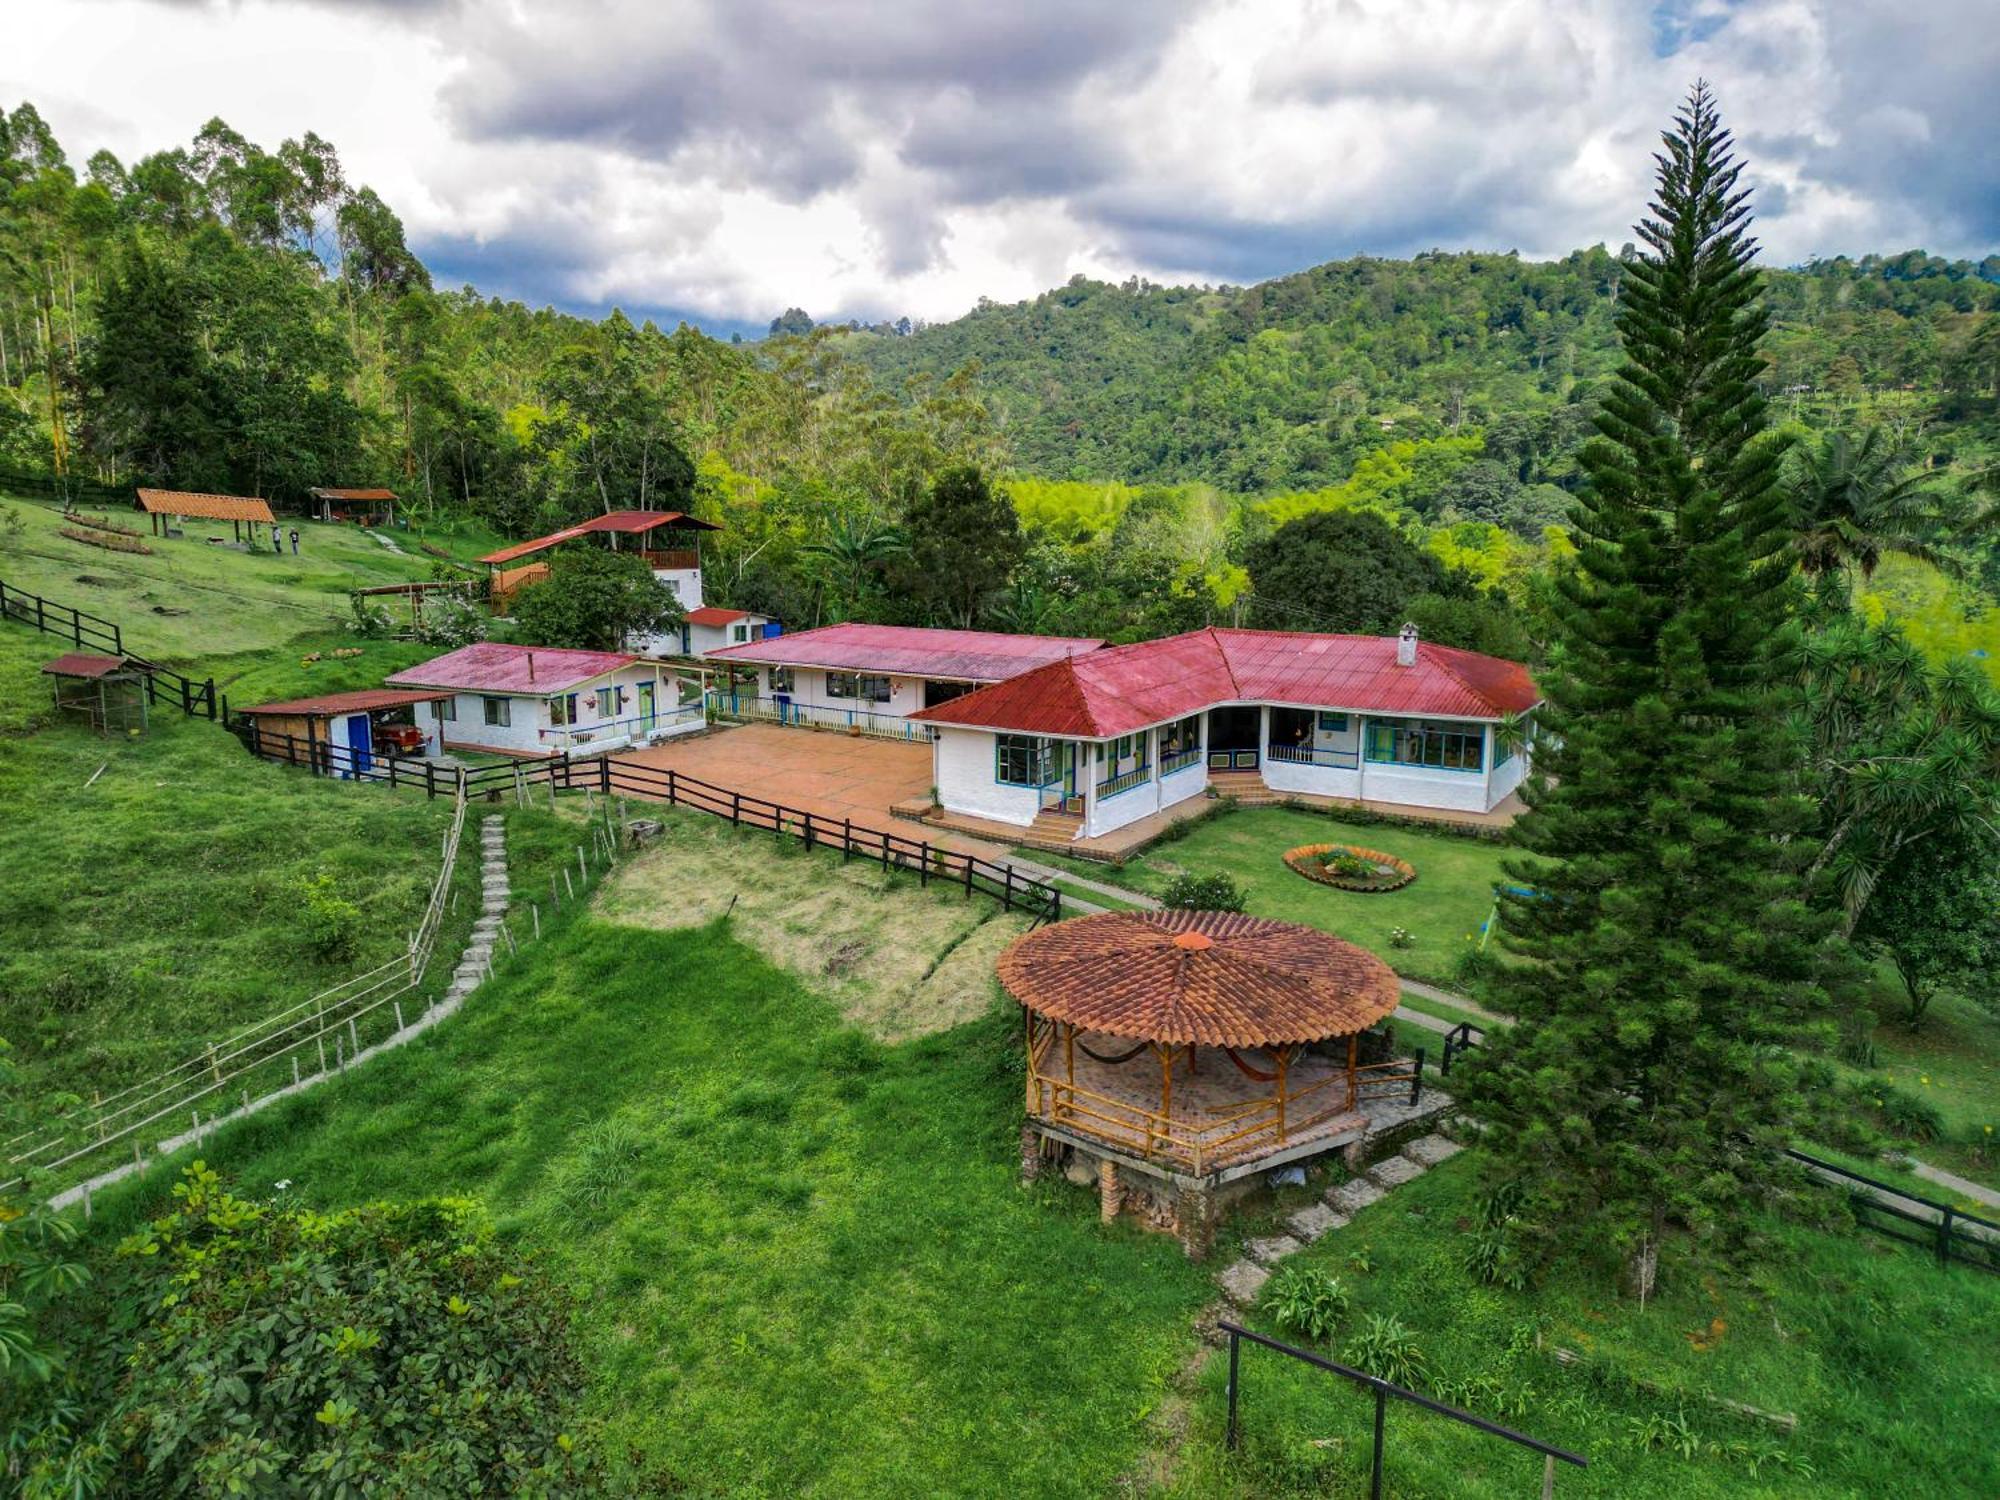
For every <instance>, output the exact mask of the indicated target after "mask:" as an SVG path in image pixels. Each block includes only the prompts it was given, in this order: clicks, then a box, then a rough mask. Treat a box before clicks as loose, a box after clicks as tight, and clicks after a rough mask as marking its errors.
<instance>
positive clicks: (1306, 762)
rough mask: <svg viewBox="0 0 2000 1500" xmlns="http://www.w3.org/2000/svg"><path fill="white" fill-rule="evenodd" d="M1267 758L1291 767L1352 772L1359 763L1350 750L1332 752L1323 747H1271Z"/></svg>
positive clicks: (1332, 750)
mask: <svg viewBox="0 0 2000 1500" xmlns="http://www.w3.org/2000/svg"><path fill="white" fill-rule="evenodd" d="M1269 756H1270V758H1271V759H1272V760H1274V761H1280V762H1283V763H1284V764H1286V765H1292V766H1325V767H1327V768H1329V769H1330V770H1335V771H1352V770H1354V769H1355V767H1356V766H1357V765H1358V764H1359V763H1360V762H1359V758H1358V757H1357V756H1356V755H1355V753H1354V752H1353V751H1352V750H1334V749H1329V748H1327V747H1326V746H1323V745H1273V746H1272V747H1271V748H1270V751H1269Z"/></svg>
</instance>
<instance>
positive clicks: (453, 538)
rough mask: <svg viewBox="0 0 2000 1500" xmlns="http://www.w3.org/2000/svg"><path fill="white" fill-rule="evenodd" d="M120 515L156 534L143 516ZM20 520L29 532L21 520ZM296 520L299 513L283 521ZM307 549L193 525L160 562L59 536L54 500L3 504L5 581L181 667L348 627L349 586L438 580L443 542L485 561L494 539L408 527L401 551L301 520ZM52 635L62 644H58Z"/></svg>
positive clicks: (473, 531)
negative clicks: (233, 541) (256, 545)
mask: <svg viewBox="0 0 2000 1500" xmlns="http://www.w3.org/2000/svg"><path fill="white" fill-rule="evenodd" d="M114 519H116V520H119V521H120V522H121V523H122V524H125V525H131V526H136V527H138V528H139V529H140V530H141V531H144V530H146V528H147V522H146V518H145V517H144V516H143V515H141V514H140V513H139V512H137V511H133V512H129V513H126V512H121V513H119V515H117V516H115V517H114ZM17 522H18V528H17V525H16V523H17ZM292 524H294V520H293V518H291V517H286V518H284V525H285V526H287V527H289V526H291V525H292ZM296 524H297V526H298V528H299V533H300V537H301V551H300V553H299V555H298V556H296V557H294V556H292V554H291V552H290V549H289V545H288V546H287V550H286V552H285V554H284V555H283V556H282V557H280V556H277V555H275V554H273V553H272V552H270V551H269V550H268V548H267V549H266V550H263V551H250V552H241V551H237V550H236V549H235V548H233V547H226V546H214V545H211V544H210V543H209V541H208V540H207V538H209V537H211V536H219V537H221V538H222V539H223V540H225V541H227V540H228V539H229V537H230V530H229V527H228V526H227V525H226V524H218V523H202V522H196V521H190V522H189V523H188V526H187V536H186V537H185V538H183V539H181V540H177V541H168V540H164V539H162V538H157V537H153V536H150V535H148V536H146V537H144V538H142V540H143V541H144V542H145V543H146V545H147V546H149V547H151V548H152V549H153V552H152V554H151V555H150V556H140V555H136V554H131V553H123V552H110V551H106V550H105V549H103V548H101V547H92V546H88V545H86V544H84V543H82V542H78V541H73V540H71V539H70V538H68V537H65V536H63V535H61V534H60V530H59V528H60V527H61V525H62V516H61V512H60V511H59V510H58V509H57V508H56V507H55V506H53V505H47V504H42V503H38V502H32V501H25V500H8V499H0V579H4V580H5V581H6V583H7V584H8V586H9V587H10V588H21V589H25V590H27V591H28V592H30V593H35V594H41V595H43V596H44V597H46V598H49V599H53V600H56V601H58V602H59V603H63V604H68V605H72V606H74V607H75V608H77V609H80V610H84V611H86V612H88V613H90V614H94V615H99V616H102V617H103V618H105V619H107V620H111V621H114V622H115V623H117V624H118V625H119V626H120V627H121V628H122V629H123V630H124V633H125V634H124V639H125V646H126V649H127V650H130V651H136V652H139V653H141V654H143V655H150V656H155V657H158V658H162V659H164V660H167V661H169V662H172V663H176V664H178V663H181V662H185V661H188V660H190V659H192V658H195V657H201V656H209V655H214V654H217V653H220V652H228V651H249V650H265V649H272V648H279V647H283V646H284V645H286V643H288V642H290V641H291V640H292V639H293V638H294V637H296V636H299V635H302V634H305V633H307V632H311V631H323V630H327V629H330V628H336V627H338V626H339V625H340V624H341V622H343V621H345V620H347V619H349V618H350V617H351V616H350V610H349V604H348V599H347V591H348V590H349V589H354V588H364V587H368V586H370V585H373V584H380V583H399V582H403V581H406V580H409V579H418V578H428V577H429V576H430V572H431V566H432V562H433V559H432V558H431V557H430V556H429V555H428V554H426V553H424V552H423V551H422V550H421V543H422V542H423V541H424V540H432V541H433V542H434V543H435V544H436V545H441V546H442V547H443V548H444V549H445V550H446V551H448V552H452V553H453V555H454V556H471V555H476V553H477V552H478V551H480V550H485V549H489V548H490V547H491V546H493V545H494V544H495V543H494V541H493V538H492V537H491V535H490V534H489V533H486V532H485V531H484V530H483V529H481V528H475V527H465V528H460V529H458V530H455V531H453V532H451V533H440V534H439V535H438V537H435V538H432V537H427V536H426V535H425V534H423V533H418V532H405V531H398V532H396V533H395V534H394V539H395V541H396V543H397V545H398V546H399V547H401V548H403V549H404V550H403V551H402V552H400V553H398V552H392V551H390V550H389V549H388V548H387V547H384V546H383V545H382V544H381V543H380V542H378V541H376V540H375V539H374V538H373V537H371V536H370V535H369V534H368V533H366V532H364V531H362V530H361V528H359V527H357V526H335V525H323V524H321V523H318V522H314V521H304V520H300V521H297V522H296ZM51 639H53V637H51Z"/></svg>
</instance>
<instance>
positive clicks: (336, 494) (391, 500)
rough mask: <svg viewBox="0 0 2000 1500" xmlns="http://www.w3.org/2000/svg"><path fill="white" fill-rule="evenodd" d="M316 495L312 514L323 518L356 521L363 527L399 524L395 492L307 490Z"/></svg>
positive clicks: (383, 490) (324, 519)
mask: <svg viewBox="0 0 2000 1500" xmlns="http://www.w3.org/2000/svg"><path fill="white" fill-rule="evenodd" d="M306 493H307V494H308V495H311V496H312V498H313V514H314V515H316V516H317V517H319V519H320V520H322V521H354V522H358V523H359V524H360V525H363V526H393V525H395V524H396V492H395V491H394V490H385V489H330V488H326V487H319V488H314V489H310V490H307V491H306Z"/></svg>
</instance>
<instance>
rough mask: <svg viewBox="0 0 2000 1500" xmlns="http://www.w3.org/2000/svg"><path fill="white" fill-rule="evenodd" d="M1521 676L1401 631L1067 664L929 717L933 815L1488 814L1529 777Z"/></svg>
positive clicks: (1065, 826)
mask: <svg viewBox="0 0 2000 1500" xmlns="http://www.w3.org/2000/svg"><path fill="white" fill-rule="evenodd" d="M1540 699H1541V695H1540V693H1539V692H1538V691H1537V690H1536V688H1535V684H1534V680H1533V679H1532V678H1531V677H1530V676H1529V675H1528V671H1527V668H1525V667H1523V666H1521V665H1519V664H1518V663H1516V662H1510V661H1502V660H1500V659H1499V658H1497V657H1491V656H1484V655H1481V654H1480V653H1478V652H1475V651H1461V650H1457V649H1455V648H1452V647H1448V646H1433V645H1428V644H1425V643H1423V642H1420V641H1419V640H1418V639H1417V632H1416V628H1415V627H1414V626H1405V627H1404V628H1403V631H1402V634H1401V635H1400V636H1356V635H1307V634H1298V633H1293V632H1288V631H1264V630H1223V629H1206V630H1197V631H1192V632H1190V633H1188V634H1186V635H1177V636H1169V637H1167V638H1166V639H1164V640H1158V641H1143V642H1140V643H1138V644H1136V645H1130V646H1111V647H1106V648H1105V649H1103V650H1099V651H1091V652H1087V653H1083V654H1079V655H1074V656H1066V657H1064V658H1063V659H1061V660H1059V661H1055V662H1052V663H1050V664H1049V665H1047V666H1043V667H1038V668H1036V669H1035V670H1033V671H1030V672H1025V673H1023V674H1021V675H1019V676H1016V677H1013V678H1010V679H1009V680H1007V681H1005V682H1001V683H998V684H996V685H994V686H991V687H985V688H981V689H979V690H978V691H976V692H971V693H967V694H965V695H964V696H962V697H958V698H954V699H952V700H951V701H950V702H947V703H944V704H941V705H937V706H934V707H929V708H923V709H918V710H916V711H914V712H913V713H912V715H911V719H912V722H914V723H917V724H923V725H928V726H930V727H931V728H932V729H933V730H935V732H936V739H935V743H934V746H933V750H932V755H933V760H934V776H933V779H934V781H935V784H936V786H937V798H938V802H939V804H940V805H941V806H942V807H943V808H944V809H945V811H946V812H957V813H962V814H965V815H967V816H969V817H977V818H983V819H988V820H991V821H993V822H998V823H1011V824H1014V825H1017V826H1019V827H1023V828H1026V827H1034V828H1035V829H1036V830H1037V831H1038V832H1039V833H1040V834H1041V835H1043V836H1044V837H1068V838H1093V837H1098V836H1101V835H1104V834H1107V833H1110V832H1112V831H1113V830H1115V829H1119V828H1123V827H1125V826H1127V825H1128V824H1131V823H1135V822H1138V821H1139V820H1140V819H1142V818H1145V817H1148V816H1150V815H1151V814H1153V813H1157V812H1160V811H1162V810H1163V809H1165V808H1168V807H1172V806H1174V805H1175V804H1177V803H1180V802H1184V801H1186V800H1187V799H1188V798H1190V797H1194V796H1196V795H1198V794H1200V793H1201V792H1202V791H1203V790H1205V789H1206V788H1207V787H1208V786H1209V785H1210V783H1211V781H1214V782H1216V783H1219V784H1222V785H1224V786H1228V785H1239V786H1240V785H1245V784H1248V785H1259V784H1261V785H1262V786H1264V787H1267V788H1269V789H1271V790H1273V791H1277V792H1281V793H1287V794H1293V795H1300V796H1318V797H1327V798H1336V799H1339V800H1342V801H1352V802H1365V803H1369V804H1376V805H1381V804H1388V805H1390V806H1398V805H1400V806H1406V807H1411V808H1417V809H1433V810H1444V811H1449V812H1460V813H1486V812H1490V811H1491V810H1492V809H1494V808H1495V807H1497V806H1498V805H1499V804H1500V803H1501V802H1502V801H1503V800H1505V799H1506V798H1507V796H1508V795H1509V794H1510V793H1512V792H1513V790H1514V789H1515V787H1517V786H1518V785H1520V782H1521V778H1522V776H1523V775H1524V774H1525V772H1526V770H1527V760H1528V752H1529V741H1528V736H1527V735H1526V734H1525V733H1524V732H1523V728H1524V726H1525V724H1526V718H1525V716H1526V715H1528V714H1529V713H1530V712H1531V711H1532V710H1533V709H1534V707H1535V705H1536V704H1537V703H1538V702H1540Z"/></svg>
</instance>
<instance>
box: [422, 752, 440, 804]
mask: <svg viewBox="0 0 2000 1500" xmlns="http://www.w3.org/2000/svg"><path fill="white" fill-rule="evenodd" d="M437 794H438V780H437V767H436V766H435V765H433V764H432V763H431V762H430V761H425V762H424V799H425V800H426V801H433V800H435V799H436V797H437Z"/></svg>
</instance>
